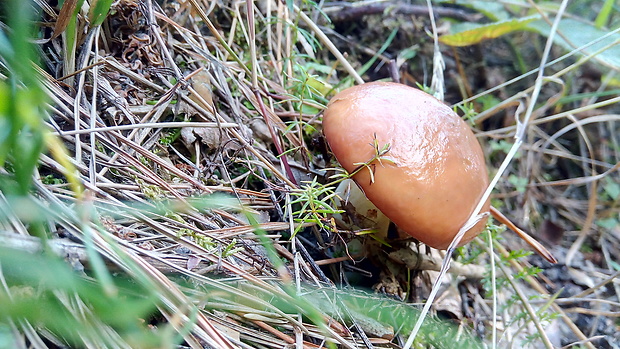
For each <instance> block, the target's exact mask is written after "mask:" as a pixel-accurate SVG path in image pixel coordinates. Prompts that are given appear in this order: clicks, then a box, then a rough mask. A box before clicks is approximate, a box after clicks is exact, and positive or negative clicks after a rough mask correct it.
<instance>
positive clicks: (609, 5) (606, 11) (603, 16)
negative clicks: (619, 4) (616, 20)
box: [594, 0, 615, 29]
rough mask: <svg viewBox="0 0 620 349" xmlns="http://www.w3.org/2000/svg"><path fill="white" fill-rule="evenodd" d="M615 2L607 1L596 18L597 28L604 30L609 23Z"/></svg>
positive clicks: (612, 0)
mask: <svg viewBox="0 0 620 349" xmlns="http://www.w3.org/2000/svg"><path fill="white" fill-rule="evenodd" d="M614 2H615V0H605V4H604V5H603V7H602V8H601V11H600V12H599V13H598V16H596V20H595V21H594V25H595V26H596V27H597V28H599V29H600V28H602V27H604V26H605V25H607V22H609V17H610V16H611V11H612V9H613V6H614Z"/></svg>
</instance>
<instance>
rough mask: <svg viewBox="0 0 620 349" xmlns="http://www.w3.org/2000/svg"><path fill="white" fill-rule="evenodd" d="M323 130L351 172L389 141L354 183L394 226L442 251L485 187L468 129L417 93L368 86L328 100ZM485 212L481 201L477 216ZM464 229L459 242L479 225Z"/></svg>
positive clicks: (374, 84)
mask: <svg viewBox="0 0 620 349" xmlns="http://www.w3.org/2000/svg"><path fill="white" fill-rule="evenodd" d="M323 132H324V134H325V137H326V139H327V142H328V143H329V145H330V148H331V150H332V152H333V153H334V155H335V156H336V158H337V159H338V161H339V162H340V164H341V165H342V167H344V168H345V169H346V170H347V171H348V172H349V173H350V172H353V171H354V170H355V169H356V168H358V167H359V165H356V164H359V163H365V162H367V161H369V160H370V159H372V158H373V157H374V156H375V153H376V152H375V148H374V146H373V145H374V144H375V137H376V142H377V144H378V145H379V148H382V147H383V146H384V145H386V144H389V146H390V150H389V151H388V152H387V153H386V154H385V155H384V158H388V159H390V160H391V161H392V162H390V161H382V162H381V163H379V162H378V161H374V162H373V163H372V164H371V166H370V167H371V168H372V169H373V171H374V182H372V181H371V176H370V173H369V170H368V169H364V170H362V171H360V172H359V173H358V174H356V175H355V176H354V177H353V179H354V180H355V182H356V183H357V184H358V185H359V186H360V187H361V188H362V190H363V191H364V193H365V194H366V196H367V197H368V199H370V200H371V201H372V202H373V203H374V204H375V205H376V206H377V207H378V208H379V209H380V210H381V211H382V212H383V213H384V214H385V215H386V216H387V217H389V218H390V219H391V220H392V221H393V222H394V223H395V224H396V225H398V227H399V228H401V229H402V230H404V231H406V232H407V233H408V234H409V235H411V236H413V237H414V238H416V239H418V240H420V241H422V242H424V243H425V244H427V245H429V246H432V247H435V248H439V249H445V248H447V247H448V245H449V244H450V242H451V241H452V238H453V237H454V236H455V235H456V234H457V232H458V231H459V229H460V228H461V226H462V225H463V224H464V223H465V222H466V221H467V219H468V218H469V216H470V214H471V213H472V212H473V210H474V208H475V206H476V205H477V203H478V201H479V199H480V198H481V197H482V195H483V193H484V191H485V189H486V187H487V185H488V175H487V169H486V164H485V160H484V155H483V153H482V149H481V147H480V144H479V143H478V141H477V140H476V137H475V136H474V134H473V132H472V131H471V129H470V128H469V127H468V126H467V124H466V123H465V122H464V121H463V120H462V119H461V118H460V117H459V116H458V115H457V114H456V113H454V112H453V111H452V110H451V109H450V108H449V107H448V106H446V105H445V104H444V103H442V102H441V101H439V100H438V99H436V98H434V97H433V96H431V95H429V94H427V93H425V92H422V91H420V90H418V89H415V88H412V87H409V86H406V85H402V84H396V83H387V82H372V83H366V84H362V85H358V86H354V87H351V88H348V89H346V90H344V91H342V92H340V93H338V94H336V96H334V97H333V98H332V100H331V101H330V102H329V104H328V106H327V109H326V110H325V112H324V117H323ZM488 210H489V203H488V202H487V203H486V204H485V206H484V208H483V212H487V211H488ZM485 223H486V220H485V219H483V220H482V221H481V222H479V223H478V224H476V226H474V227H473V228H472V229H470V230H469V231H468V232H467V233H466V235H465V236H464V238H463V240H462V241H461V243H460V245H463V244H466V243H467V242H469V241H470V240H471V239H473V238H474V237H475V236H476V235H478V234H479V233H480V231H481V230H482V229H483V228H484V226H485Z"/></svg>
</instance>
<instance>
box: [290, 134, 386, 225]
mask: <svg viewBox="0 0 620 349" xmlns="http://www.w3.org/2000/svg"><path fill="white" fill-rule="evenodd" d="M370 146H372V147H373V149H374V152H375V155H374V156H373V157H372V158H371V159H370V160H368V161H366V162H363V163H355V164H354V165H356V166H357V168H356V169H355V170H353V171H352V172H351V173H346V172H344V171H342V170H341V171H340V172H339V173H337V174H336V175H334V176H332V177H331V178H330V179H333V181H332V182H330V183H327V184H321V183H318V182H317V180H316V178H314V179H313V180H312V181H308V182H305V183H306V184H304V185H303V186H301V187H300V188H299V189H293V190H292V191H291V196H293V200H292V201H291V206H293V205H300V206H299V208H298V209H296V210H295V211H294V212H293V213H292V214H293V216H294V217H295V221H296V222H298V223H300V224H299V225H298V226H297V228H295V231H294V233H293V234H297V233H298V232H299V230H300V229H301V228H302V227H303V226H304V225H305V224H307V223H313V224H316V225H318V226H319V227H320V228H322V229H327V230H333V226H332V225H331V223H330V220H329V218H328V217H329V216H331V215H334V214H337V213H342V212H343V211H342V210H338V209H335V208H334V207H335V203H334V199H335V198H336V197H337V195H338V194H337V193H336V192H334V189H333V188H334V187H335V186H336V185H337V184H338V183H340V182H342V181H344V180H346V179H349V178H351V177H353V176H354V175H355V174H357V173H359V172H360V171H364V170H366V171H368V173H369V175H370V180H371V181H373V182H374V178H375V177H374V172H375V166H376V164H377V163H378V164H379V165H380V166H384V162H387V163H394V161H393V160H392V159H390V158H389V157H388V156H387V154H388V153H389V151H390V144H383V145H380V144H379V142H378V140H377V139H376V137H375V139H374V140H373V143H371V144H370Z"/></svg>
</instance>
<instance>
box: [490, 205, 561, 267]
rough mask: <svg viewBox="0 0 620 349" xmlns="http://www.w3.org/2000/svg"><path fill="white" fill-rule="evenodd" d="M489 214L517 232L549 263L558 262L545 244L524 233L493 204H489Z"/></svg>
mask: <svg viewBox="0 0 620 349" xmlns="http://www.w3.org/2000/svg"><path fill="white" fill-rule="evenodd" d="M491 214H492V215H493V217H494V218H495V219H497V220H498V221H499V222H500V223H502V224H504V225H505V226H507V227H508V228H509V229H510V230H512V231H514V232H515V233H517V235H519V237H520V238H521V239H523V240H525V242H527V244H528V245H530V246H531V247H532V249H534V251H536V253H538V254H539V255H540V256H541V257H543V258H544V259H546V260H547V261H549V263H553V264H555V263H557V262H558V260H557V259H555V257H553V255H552V254H551V252H549V250H547V249H546V248H545V246H543V245H542V244H541V243H540V242H538V241H536V239H534V238H533V237H531V236H529V235H528V233H526V232H525V231H523V230H521V229H519V227H517V226H516V225H515V224H514V223H512V221H511V220H510V219H508V217H506V216H504V214H503V213H501V212H500V211H499V210H498V209H496V208H495V207H493V206H491Z"/></svg>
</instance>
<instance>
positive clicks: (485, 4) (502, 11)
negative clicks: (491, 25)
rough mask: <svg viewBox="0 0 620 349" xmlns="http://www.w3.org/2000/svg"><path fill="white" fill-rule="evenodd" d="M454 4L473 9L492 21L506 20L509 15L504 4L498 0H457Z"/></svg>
mask: <svg viewBox="0 0 620 349" xmlns="http://www.w3.org/2000/svg"><path fill="white" fill-rule="evenodd" d="M456 4H458V5H461V6H465V7H468V8H471V9H474V10H476V11H478V12H480V13H482V14H483V15H485V16H487V17H488V18H490V19H492V20H494V21H502V20H507V19H508V18H510V16H511V14H510V13H509V12H508V11H506V6H505V5H504V4H503V3H502V2H499V1H478V0H474V1H472V0H458V1H456Z"/></svg>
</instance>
